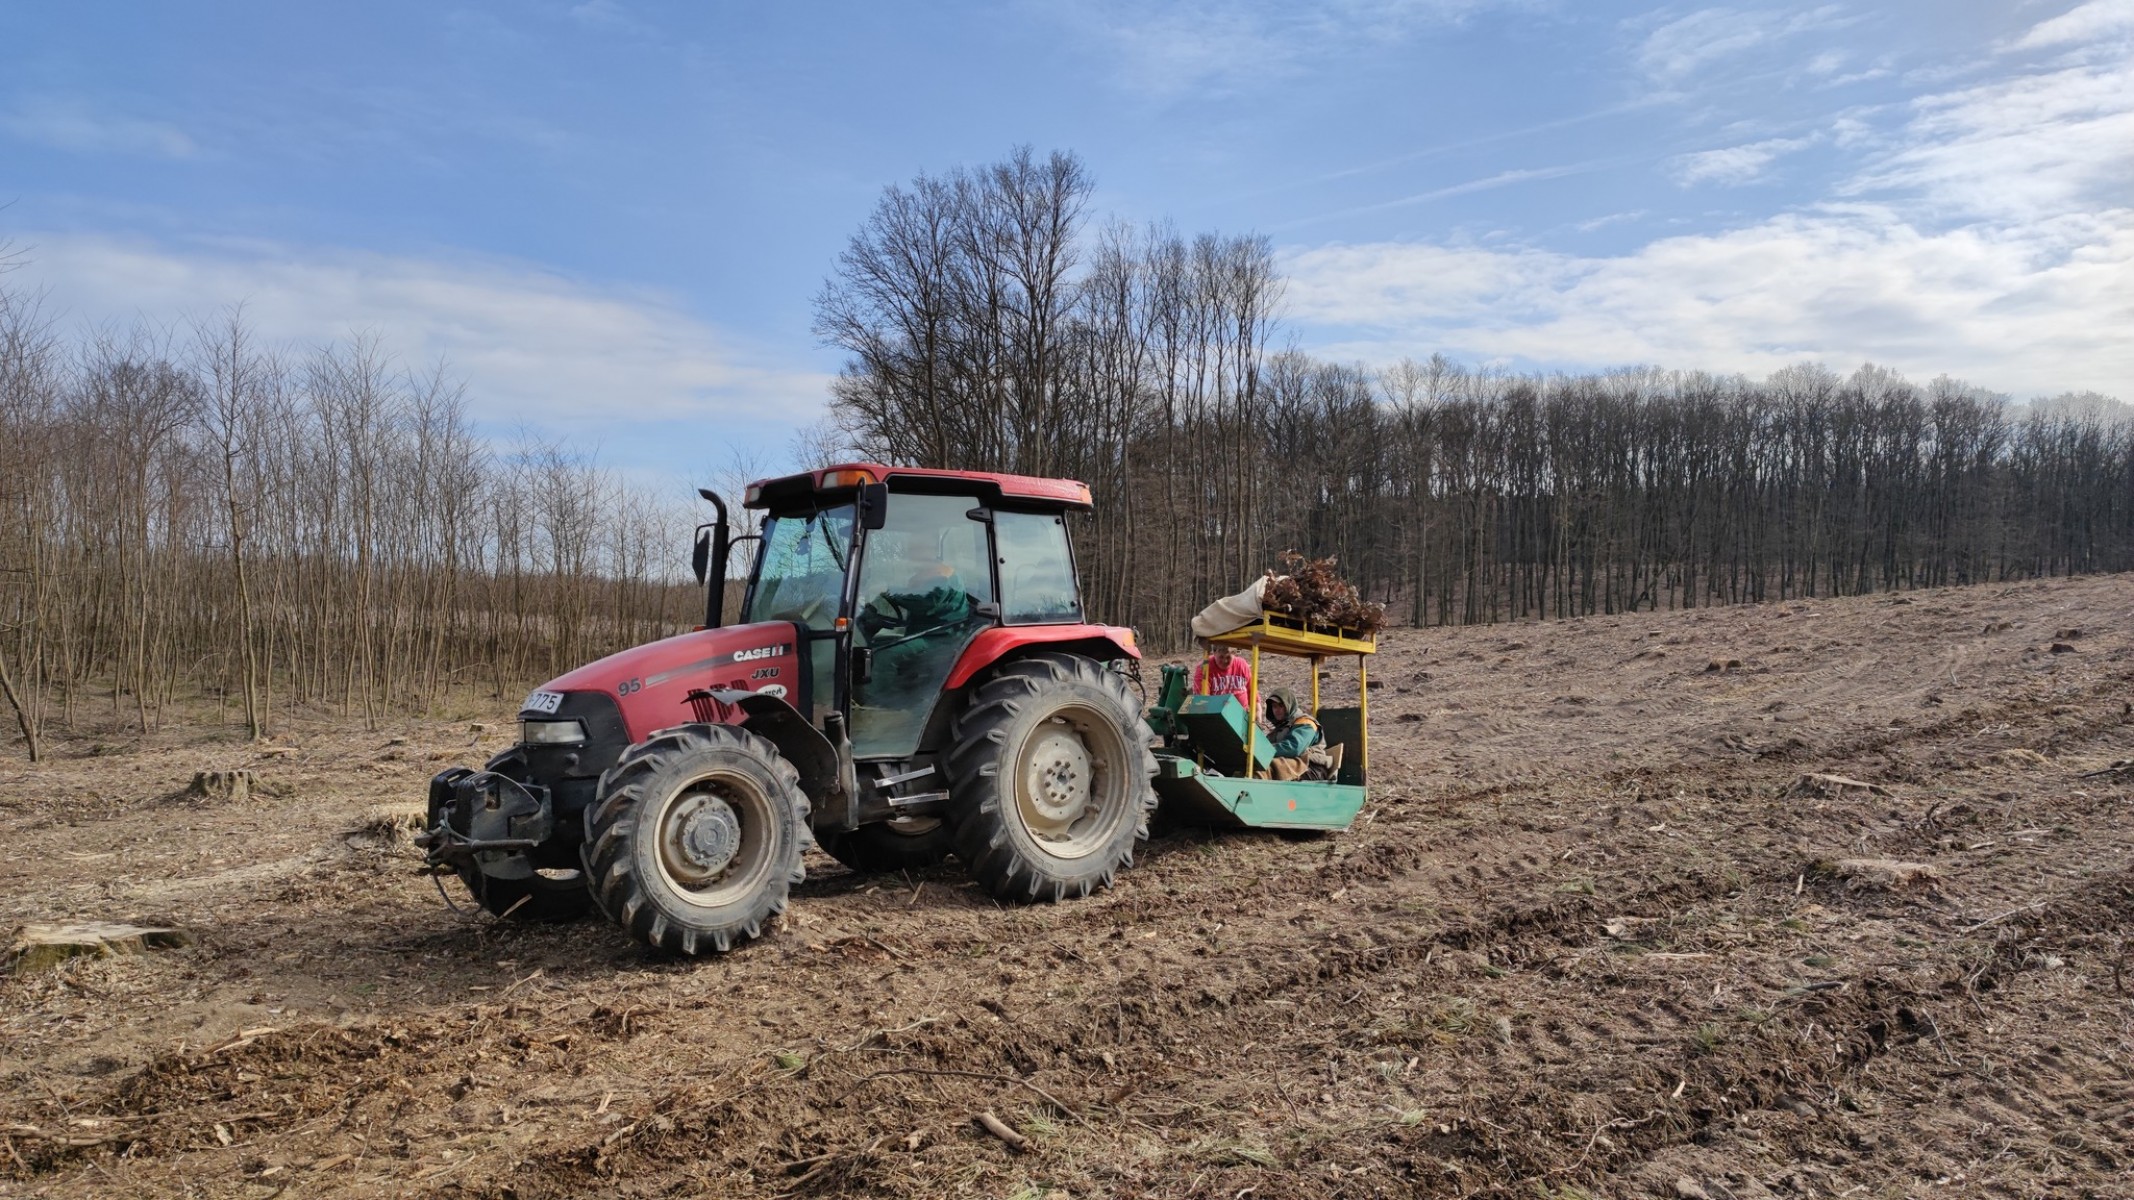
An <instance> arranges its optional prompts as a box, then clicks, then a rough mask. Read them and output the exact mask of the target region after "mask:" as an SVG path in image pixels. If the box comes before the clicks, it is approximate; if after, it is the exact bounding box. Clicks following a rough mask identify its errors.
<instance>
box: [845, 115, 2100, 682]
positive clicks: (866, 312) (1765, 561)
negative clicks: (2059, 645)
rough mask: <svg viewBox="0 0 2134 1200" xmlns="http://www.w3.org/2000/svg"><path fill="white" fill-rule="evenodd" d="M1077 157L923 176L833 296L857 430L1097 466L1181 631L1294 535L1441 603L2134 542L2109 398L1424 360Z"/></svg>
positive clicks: (1860, 585)
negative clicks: (1325, 314)
mask: <svg viewBox="0 0 2134 1200" xmlns="http://www.w3.org/2000/svg"><path fill="white" fill-rule="evenodd" d="M1090 187H1091V184H1090V179H1089V176H1088V174H1087V172H1086V171H1085V169H1084V168H1083V166H1082V164H1081V163H1080V162H1079V161H1077V160H1076V159H1075V158H1073V157H1072V156H1070V155H1063V154H1055V155H1052V156H1051V157H1049V158H1045V159H1040V158H1038V157H1037V156H1035V155H1032V154H1030V153H1029V152H1027V151H1023V152H1018V153H1017V154H1015V155H1013V156H1011V157H1010V158H1008V159H1007V160H1005V161H1003V162H1000V163H998V164H994V165H991V166H987V167H984V168H981V169H977V170H968V171H958V172H955V173H951V174H949V175H946V176H941V177H926V176H922V177H920V178H918V179H916V180H914V181H913V182H912V183H911V184H909V185H906V186H900V187H892V188H889V189H888V190H887V191H886V192H885V193H884V195H883V197H882V199H881V201H880V203H879V205H878V206H877V207H876V209H875V211H874V213H873V215H872V216H871V217H870V219H869V220H868V221H867V223H866V224H865V226H864V227H863V228H862V229H861V230H860V231H859V232H858V233H857V234H856V235H855V236H854V237H853V239H852V241H851V244H850V246H849V248H848V249H847V250H846V252H845V254H844V255H843V256H842V258H841V259H840V261H839V263H838V265H837V269H836V270H835V272H834V273H833V274H832V276H831V278H830V280H829V282H828V283H827V284H826V286H825V287H824V289H823V292H822V294H821V297H820V299H819V301H818V321H817V325H818V331H819V332H820V333H821V334H822V335H823V336H824V337H825V338H826V339H827V340H829V341H831V342H832V343H834V344H835V345H837V346H840V347H842V348H843V349H844V350H845V351H846V352H847V353H848V355H849V359H848V362H847V365H846V367H845V370H844V373H843V375H842V377H841V379H840V380H839V382H838V385H837V391H836V396H835V404H834V412H833V420H832V423H831V424H830V425H829V426H827V427H826V428H825V429H823V430H822V431H820V435H819V436H820V437H821V439H822V440H824V441H825V442H827V443H829V444H831V445H835V444H837V443H838V441H839V440H840V439H843V440H845V441H847V442H848V443H849V444H851V445H854V446H856V447H857V448H858V449H859V450H860V451H862V452H864V453H866V454H870V455H874V456H879V457H882V458H885V459H888V460H890V461H916V462H927V463H941V464H946V465H953V466H959V467H970V468H984V469H995V470H1011V471H1022V472H1030V473H1037V474H1054V475H1069V476H1075V477H1079V478H1082V479H1085V480H1088V481H1089V482H1090V484H1091V485H1092V487H1094V488H1095V490H1096V495H1097V514H1096V518H1095V521H1094V525H1093V527H1092V528H1089V529H1086V530H1085V531H1084V536H1083V538H1082V540H1081V543H1080V550H1081V553H1082V556H1083V563H1082V566H1083V569H1084V573H1085V577H1086V579H1087V580H1088V582H1089V585H1090V587H1091V591H1092V595H1093V596H1094V597H1095V598H1096V600H1097V607H1098V609H1099V610H1100V611H1102V612H1104V613H1106V614H1108V615H1109V616H1110V617H1111V618H1113V619H1115V620H1120V621H1123V622H1125V623H1129V624H1135V625H1139V626H1141V627H1142V628H1143V629H1144V630H1145V631H1148V632H1149V633H1150V634H1151V635H1152V636H1153V637H1155V638H1156V639H1158V640H1159V641H1160V640H1164V639H1166V638H1170V637H1175V636H1176V633H1177V631H1179V630H1180V629H1182V628H1183V626H1184V624H1185V619H1186V617H1187V616H1189V615H1190V614H1191V613H1192V612H1194V611H1195V610H1196V609H1198V608H1199V606H1200V605H1202V604H1203V603H1205V602H1206V600H1207V599H1208V598H1209V597H1211V596H1214V595H1218V594H1222V593H1226V592H1229V591H1233V590H1235V589H1236V588H1237V587H1238V586H1239V585H1240V584H1242V583H1243V582H1244V581H1246V580H1248V579H1249V578H1251V577H1252V576H1253V575H1255V574H1257V573H1258V572H1259V571H1260V570H1262V569H1264V568H1265V567H1266V566H1268V565H1269V564H1270V563H1271V562H1272V560H1273V559H1274V556H1275V555H1276V554H1277V553H1279V552H1280V551H1282V550H1283V549H1285V548H1297V549H1301V550H1305V551H1308V552H1310V553H1312V554H1334V555H1337V556H1339V557H1340V558H1341V560H1342V561H1343V563H1344V565H1345V567H1346V569H1347V570H1348V571H1349V572H1350V573H1351V575H1352V576H1353V578H1354V579H1355V580H1356V582H1358V583H1359V584H1360V585H1362V586H1363V587H1364V588H1365V590H1366V591H1367V592H1368V593H1369V594H1371V595H1372V596H1374V597H1377V598H1380V599H1383V600H1385V601H1387V602H1388V603H1389V606H1390V607H1392V608H1393V609H1394V611H1395V612H1396V614H1403V615H1405V617H1406V618H1407V620H1409V621H1410V622H1412V623H1414V624H1425V623H1461V624H1464V623H1471V622H1477V621H1501V620H1507V619H1517V618H1522V617H1559V616H1573V615H1581V614H1591V613H1615V612H1627V611H1634V610H1638V609H1652V608H1686V607H1696V606H1701V605H1706V604H1715V603H1729V602H1740V601H1757V600H1775V599H1791V598H1803V597H1816V596H1832V595H1839V594H1850V593H1860V592H1868V591H1874V590H1878V589H1894V588H1913V587H1924V586H1938V585H1945V584H1958V583H1975V582H1983V581H1987V580H2002V579H2021V578H2027V577H2034V576H2048V575H2059V574H2069V573H2076V572H2085V571H2111V570H2124V569H2126V568H2127V567H2129V566H2130V565H2134V473H2130V452H2134V437H2130V430H2129V427H2128V426H2127V425H2126V424H2125V423H2124V422H2123V421H2121V420H2119V419H2118V416H2119V415H2120V414H2124V413H2125V412H2126V410H2125V409H2124V407H2123V406H2120V405H2118V404H2116V403H2114V402H2112V401H2109V400H2105V399H2103V398H2102V397H2096V396H2093V395H2083V396H2064V397H2059V398H2055V399H2053V400H2048V401H2042V402H2039V403H2036V404H2031V405H2025V406H2022V407H2015V406H2011V405H2010V404H2009V403H2007V402H2006V401H2005V399H2004V398H2002V397H1998V396H1995V395H1992V394H1990V393H1987V392H1985V391H1984V390H1982V389H1979V388H1975V387H1971V386H1967V385H1966V384H1964V383H1961V382H1959V381H1956V380H1952V379H1948V378H1946V377H1944V378H1940V379H1936V380H1934V381H1933V382H1932V383H1931V384H1929V385H1927V386H1926V387H1924V388H1922V387H1919V386H1916V385H1914V384H1912V383H1909V382H1907V381H1905V380H1904V379H1902V378H1899V377H1897V376H1896V375H1894V374H1892V373H1890V372H1887V371H1884V370H1881V369H1878V368H1874V367H1863V368H1861V369H1860V370H1858V371H1856V372H1855V373H1854V374H1852V375H1851V376H1850V377H1840V376H1838V375H1836V374H1834V373H1832V372H1831V371H1829V370H1827V369H1825V368H1823V367H1821V366H1817V365H1813V364H1804V365H1800V366H1795V367H1789V368H1787V369H1785V370H1782V371H1779V372H1778V373H1776V374H1775V375H1774V376H1773V377H1772V378H1771V379H1769V380H1767V381H1764V382H1760V383H1758V382H1752V381H1750V380H1748V379H1745V378H1742V377H1739V376H1712V375H1705V374H1698V373H1681V372H1670V371H1660V370H1656V369H1649V368H1647V369H1636V370H1623V371H1614V372H1607V373H1603V374H1588V375H1551V376H1531V375H1515V374H1509V373H1504V372H1499V371H1490V370H1467V369H1462V368H1460V367H1458V366H1455V365H1453V364H1452V363H1449V362H1447V361H1445V360H1444V359H1443V358H1440V357H1431V358H1430V359H1429V360H1428V361H1426V362H1422V363H1417V362H1414V361H1406V362H1402V363H1400V364H1398V365H1396V366H1394V367H1392V368H1390V369H1385V370H1376V371H1374V370H1371V369H1368V368H1365V367H1362V366H1354V365H1347V364H1342V363H1336V362H1326V361H1320V360H1317V359H1314V358H1312V357H1310V356H1308V355H1305V354H1301V353H1297V352H1295V351H1283V350H1278V349H1277V348H1276V347H1277V346H1278V345H1279V335H1280V327H1279V323H1278V320H1277V317H1278V314H1279V313H1280V310H1281V295H1282V280H1281V277H1280V273H1279V267H1278V264H1277V262H1276V259H1275V256H1274V253H1273V250H1272V248H1271V246H1270V245H1269V243H1268V242H1267V241H1266V240H1265V239H1263V238H1254V237H1225V236H1220V235H1216V234H1201V235H1196V236H1187V235H1184V234H1181V233H1178V232H1176V231H1174V230H1172V229H1168V228H1162V227H1158V228H1152V229H1135V228H1129V227H1125V226H1121V225H1118V224H1102V223H1099V222H1096V221H1094V220H1093V219H1092V217H1091V215H1090V214H1089V212H1088V205H1089V197H1090Z"/></svg>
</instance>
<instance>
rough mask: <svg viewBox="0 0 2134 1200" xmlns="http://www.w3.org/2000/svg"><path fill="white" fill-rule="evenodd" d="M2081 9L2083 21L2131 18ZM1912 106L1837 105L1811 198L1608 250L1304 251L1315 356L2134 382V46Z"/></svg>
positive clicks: (1705, 167)
mask: <svg viewBox="0 0 2134 1200" xmlns="http://www.w3.org/2000/svg"><path fill="white" fill-rule="evenodd" d="M2084 11H2085V10H2084V9H2077V10H2074V12H2071V13H2069V14H2067V15H2066V17H2062V18H2054V19H2052V20H2048V21H2045V22H2043V23H2041V24H2040V25H2038V26H2037V27H2036V28H2035V29H2034V30H2033V31H2032V33H2033V34H2034V35H2037V37H2038V38H2040V39H2042V40H2044V41H2050V43H2051V44H2054V45H2065V44H2068V43H2069V40H2070V39H2072V38H2073V37H2074V35H2073V34H2069V33H2066V32H2065V31H2066V30H2067V29H2069V28H2073V26H2056V22H2061V21H2071V20H2072V19H2073V18H2075V17H2077V16H2079V15H2081V14H2082V13H2083V12H2084ZM2083 20H2084V21H2085V22H2087V23H2086V24H2083V25H2081V28H2082V29H2084V30H2087V31H2089V34H2090V35H2096V36H2102V34H2101V33H2100V32H2099V31H2108V30H2112V29H2117V28H2119V26H2117V25H2111V24H2109V23H2107V22H2104V21H2103V20H2102V19H2101V18H2098V17H2097V16H2096V15H2095V14H2091V15H2090V16H2087V17H2084V18H2083ZM2039 30H2044V31H2045V33H2043V34H2039V33H2038V31H2039ZM1737 41H1738V39H1737ZM1744 44H1745V43H1744ZM1900 111H1906V112H1908V119H1907V120H1906V121H1905V122H1904V123H1903V124H1902V125H1901V126H1899V127H1895V128H1890V129H1887V130H1885V131H1883V132H1880V133H1876V132H1871V131H1870V129H1869V127H1868V126H1867V125H1866V123H1865V121H1864V120H1862V119H1861V116H1862V114H1861V113H1860V112H1859V111H1857V110H1856V111H1855V112H1853V113H1849V114H1845V115H1843V116H1841V117H1840V119H1839V125H1838V126H1836V127H1834V129H1833V131H1832V132H1833V136H1834V137H1835V138H1836V139H1837V140H1838V142H1839V144H1840V145H1841V147H1843V148H1845V149H1848V150H1851V151H1853V152H1855V153H1858V154H1861V155H1864V156H1866V157H1865V159H1864V161H1863V162H1862V164H1861V166H1860V167H1859V169H1858V170H1857V171H1856V173H1855V174H1854V175H1853V176H1852V177H1850V178H1848V179H1846V180H1843V181H1841V182H1840V183H1839V184H1838V185H1836V186H1835V187H1834V188H1833V189H1832V191H1831V193H1830V195H1829V198H1828V199H1826V200H1825V201H1823V202H1820V203H1811V204H1808V205H1805V206H1803V207H1801V208H1800V209H1798V210H1797V211H1793V212H1788V213H1782V214H1778V215H1775V216H1770V217H1767V218H1763V219H1761V220H1754V221H1750V222H1748V223H1746V224H1744V225H1742V226H1740V227H1738V228H1733V229H1728V230H1722V231H1717V232H1707V233H1697V234H1688V235H1682V236H1675V237H1668V238H1663V239H1660V240H1657V241H1653V242H1650V243H1648V244H1646V245H1644V246H1642V247H1639V248H1638V249H1636V250H1634V251H1631V252H1629V253H1626V254H1621V255H1614V256H1579V255H1569V254H1563V253H1559V252H1554V251H1548V250H1543V249H1539V248H1531V247H1529V248H1513V249H1503V248H1499V247H1494V246H1492V247H1480V246H1474V245H1434V244H1428V243H1416V242H1383V243H1374V244H1365V245H1331V246H1321V247H1316V248H1303V249H1296V250H1292V251H1290V252H1288V254H1287V265H1288V267H1289V270H1290V272H1291V282H1290V287H1289V292H1288V295H1289V298H1290V303H1291V306H1292V311H1293V313H1294V315H1295V316H1296V317H1297V318H1298V319H1299V320H1300V322H1302V323H1303V324H1304V325H1305V326H1306V327H1307V329H1308V330H1310V331H1311V332H1312V333H1314V334H1317V335H1319V336H1317V337H1316V338H1314V339H1313V341H1314V342H1315V343H1316V345H1315V346H1314V348H1315V349H1317V350H1318V351H1319V352H1321V353H1327V354H1334V355H1348V356H1356V357H1361V358H1365V359H1369V360H1375V361H1389V360H1391V359H1395V358H1398V357H1401V356H1403V355H1411V354H1424V353H1428V352H1430V351H1432V350H1444V351H1446V352H1449V353H1457V354H1463V355H1467V356H1472V357H1479V358H1483V359H1486V360H1492V361H1510V362H1524V363H1531V364H1548V365H1563V366H1581V367H1585V366H1602V365H1613V364H1623V363H1635V362H1656V363H1662V364H1665V365H1669V366H1678V367H1696V368H1703V369H1710V370H1722V371H1744V372H1750V373H1764V372H1768V371H1770V370H1773V369H1776V368H1778V367H1780V366H1783V365H1785V364H1786V363H1788V362H1793V361H1797V360H1799V359H1801V358H1804V357H1812V358H1820V359H1823V360H1825V361H1828V362H1833V363H1838V364H1845V363H1851V362H1858V361H1862V360H1869V359H1871V360H1873V361H1876V362H1881V363H1885V364H1888V365H1891V366H1894V367H1897V368H1899V369H1901V370H1904V371H1906V372H1908V373H1912V374H1915V375H1917V376H1921V377H1926V376H1931V375H1935V374H1940V373H1942V372H1944V371H1946V372H1949V373H1952V374H1956V375H1958V376H1962V377H1967V378H1969V379H1971V380H1972V381H1973V382H1975V383H1978V384H1983V385H1985V386H1988V387H1991V388H1993V389H1995V390H1999V391H2007V392H2014V393H2019V394H2025V393H2027V394H2033V395H2037V394H2056V393H2061V392H2066V391H2084V390H2087V391H2095V392H2099V393H2104V394H2108V395H2118V396H2122V397H2134V338H2130V337H2129V336H2127V330H2128V329H2130V328H2134V45H2127V44H2119V45H2106V44H2105V43H2103V42H2101V41H2091V42H2089V43H2087V44H2086V46H2085V47H2084V48H2083V49H2082V51H2081V52H2076V53H2069V54H2066V55H2063V56H2061V57H2060V58H2059V59H2057V60H2056V61H2054V62H2051V63H2047V64H2045V65H2042V66H2040V67H2038V68H2036V69H2034V70H2028V71H2020V70H2018V71H2015V73H2013V74H2008V75H2006V76H2004V77H2002V78H1999V79H1996V80H1994V81H1991V82H1987V83H1981V84H1975V85H1971V86H1966V87H1963V88H1959V89H1954V90H1949V91H1946V92H1942V93H1939V94H1933V95H1927V96H1922V97H1919V98H1917V99H1916V100H1914V101H1913V102H1912V103H1911V104H1910V106H1909V108H1908V110H1900ZM1817 136H1818V137H1819V136H1820V135H1817ZM1794 140H1795V141H1805V140H1813V139H1794ZM1795 148H1797V147H1796V146H1794V145H1792V144H1789V143H1786V142H1776V143H1772V142H1765V143H1753V144H1751V145H1748V146H1743V147H1735V148H1732V149H1730V150H1726V151H1714V152H1706V153H1705V154H1702V155H1692V156H1685V158H1684V159H1682V160H1678V161H1677V163H1676V170H1677V174H1678V177H1679V178H1682V179H1683V181H1684V182H1695V181H1698V180H1700V179H1701V180H1706V181H1712V182H1728V181H1737V180H1739V179H1742V178H1752V177H1754V176H1755V174H1756V173H1757V172H1759V171H1761V170H1762V169H1763V168H1764V167H1765V166H1766V165H1768V163H1769V162H1770V160H1771V157H1772V156H1773V155H1775V154H1776V153H1779V152H1783V151H1785V150H1790V149H1795Z"/></svg>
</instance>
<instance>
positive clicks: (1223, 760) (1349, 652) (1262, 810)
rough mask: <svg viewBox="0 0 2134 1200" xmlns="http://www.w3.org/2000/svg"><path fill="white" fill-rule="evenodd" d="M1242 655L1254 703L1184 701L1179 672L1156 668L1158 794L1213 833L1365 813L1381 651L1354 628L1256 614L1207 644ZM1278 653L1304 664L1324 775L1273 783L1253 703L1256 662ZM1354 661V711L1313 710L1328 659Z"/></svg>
mask: <svg viewBox="0 0 2134 1200" xmlns="http://www.w3.org/2000/svg"><path fill="white" fill-rule="evenodd" d="M1208 641H1209V642H1210V643H1212V644H1216V645H1225V646H1229V647H1231V648H1232V649H1234V650H1238V651H1243V652H1246V653H1247V654H1248V655H1249V661H1250V663H1251V666H1252V686H1251V693H1250V694H1251V697H1252V704H1251V707H1250V709H1249V710H1248V709H1247V707H1246V706H1245V705H1241V704H1239V703H1238V702H1237V699H1236V697H1234V696H1210V695H1191V694H1189V687H1188V685H1187V673H1186V669H1185V668H1184V667H1180V666H1166V667H1164V668H1163V674H1162V682H1161V684H1160V685H1159V687H1158V690H1157V695H1156V698H1155V702H1154V703H1153V704H1151V705H1150V706H1149V709H1148V713H1147V718H1148V723H1149V728H1150V729H1152V730H1153V731H1154V732H1155V733H1156V735H1157V736H1158V737H1159V738H1160V739H1161V745H1160V746H1159V748H1158V749H1157V750H1156V778H1155V785H1156V794H1157V796H1158V797H1160V798H1161V800H1162V801H1163V805H1164V808H1165V809H1166V810H1167V811H1169V812H1171V813H1173V814H1175V815H1177V816H1179V817H1182V818H1185V819H1187V820H1191V821H1196V822H1199V823H1203V824H1207V825H1212V826H1216V827H1218V828H1233V829H1235V828H1251V829H1347V828H1348V827H1349V824H1350V822H1352V821H1354V820H1355V819H1356V814H1357V813H1358V812H1359V811H1361V810H1362V808H1363V801H1364V782H1365V776H1366V774H1367V772H1368V769H1369V766H1370V745H1371V743H1370V735H1369V733H1368V732H1367V719H1368V716H1369V709H1370V703H1371V701H1370V678H1369V675H1368V667H1367V665H1366V664H1367V662H1368V660H1369V657H1370V656H1371V655H1372V654H1374V653H1376V652H1377V650H1378V645H1377V643H1376V641H1375V640H1374V639H1373V637H1372V636H1371V635H1368V634H1362V633H1359V632H1357V631H1355V630H1346V629H1327V628H1324V627H1313V626H1307V625H1305V624H1304V623H1303V622H1300V621H1296V620H1293V619H1291V618H1289V617H1286V616H1283V615H1281V614H1279V613H1272V612H1262V613H1261V614H1260V617H1259V619H1258V620H1256V621H1254V622H1252V623H1251V624H1249V625H1246V626H1244V627H1243V628H1240V629H1233V630H1231V631H1230V632H1228V633H1223V634H1219V635H1217V636H1215V637H1212V638H1209V639H1208ZM1263 653H1264V654H1276V655H1283V656H1287V657H1291V658H1301V659H1306V660H1308V661H1309V662H1310V664H1311V678H1312V683H1311V697H1312V714H1313V716H1314V717H1315V718H1317V720H1318V723H1319V731H1320V738H1321V744H1322V745H1324V746H1325V747H1326V749H1327V751H1328V754H1329V756H1330V762H1329V764H1328V766H1327V774H1328V775H1329V778H1326V779H1297V780H1282V779H1276V778H1274V777H1273V775H1272V774H1271V773H1270V770H1269V765H1270V763H1271V761H1272V760H1271V758H1270V753H1269V746H1268V743H1267V739H1266V737H1265V736H1263V735H1262V734H1261V733H1260V731H1259V726H1258V725H1257V723H1256V722H1255V721H1254V720H1253V714H1255V713H1257V712H1258V711H1259V703H1260V695H1261V692H1260V656H1261V655H1262V654H1263ZM1351 658H1353V659H1355V662H1356V696H1357V700H1356V705H1355V706H1354V707H1353V708H1351V707H1342V708H1328V709H1321V708H1320V707H1319V681H1320V676H1321V672H1322V669H1323V668H1324V666H1325V665H1326V664H1327V663H1329V662H1342V663H1345V662H1346V661H1347V660H1349V659H1351Z"/></svg>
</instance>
